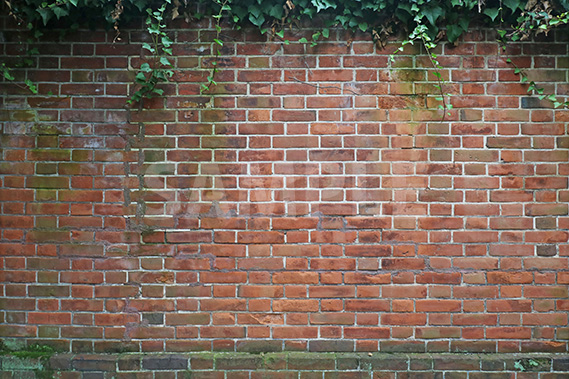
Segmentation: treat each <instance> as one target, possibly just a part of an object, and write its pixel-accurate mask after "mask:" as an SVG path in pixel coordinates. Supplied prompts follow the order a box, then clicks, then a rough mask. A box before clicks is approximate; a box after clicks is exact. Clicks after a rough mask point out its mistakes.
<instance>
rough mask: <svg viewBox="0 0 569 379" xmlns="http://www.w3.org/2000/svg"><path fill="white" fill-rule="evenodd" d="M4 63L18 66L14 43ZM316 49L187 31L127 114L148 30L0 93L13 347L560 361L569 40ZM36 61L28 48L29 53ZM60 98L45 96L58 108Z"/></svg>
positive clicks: (74, 44)
mask: <svg viewBox="0 0 569 379" xmlns="http://www.w3.org/2000/svg"><path fill="white" fill-rule="evenodd" d="M1 22H2V23H3V24H2V26H3V27H2V30H3V32H2V36H3V41H4V42H3V43H2V44H1V45H0V46H1V47H0V49H1V50H0V52H1V53H2V54H4V55H7V56H8V61H10V60H11V59H13V56H14V55H15V54H17V53H18V52H21V51H22V49H23V45H22V44H20V43H19V38H20V36H21V35H20V34H19V33H17V32H16V31H15V28H14V27H13V26H12V25H11V23H10V22H9V20H6V19H2V21H1ZM564 32H565V31H563V32H560V33H559V34H558V35H557V36H553V35H550V36H549V39H545V40H541V41H537V42H524V43H519V44H512V45H510V46H509V47H508V48H507V49H506V51H505V52H503V51H501V50H500V48H499V45H498V44H496V43H495V42H494V41H495V38H494V35H493V33H492V32H489V31H479V32H475V33H472V34H470V35H468V36H466V37H465V38H464V40H463V41H462V42H461V43H460V44H458V46H452V45H449V44H444V43H442V44H440V46H439V47H438V48H437V51H436V53H437V54H439V55H440V56H439V60H440V62H441V64H442V66H443V69H442V70H441V74H442V76H443V77H444V78H445V79H447V80H448V82H447V83H446V84H445V90H446V91H448V92H450V93H452V94H453V96H452V103H453V105H454V108H453V109H452V110H450V114H449V115H445V117H444V119H443V113H442V112H441V111H440V110H438V109H437V106H438V104H439V103H438V101H437V100H436V99H435V98H436V97H437V91H436V88H435V87H434V85H435V84H436V82H435V81H434V80H435V76H434V70H433V69H432V67H431V66H430V63H429V60H428V58H427V56H426V55H425V54H424V53H422V52H421V51H420V49H419V48H418V47H411V48H410V49H407V50H405V51H404V52H403V53H401V54H399V55H398V56H396V58H395V61H394V62H393V63H390V62H389V54H390V53H391V52H393V51H394V50H395V48H396V47H397V46H398V44H397V43H396V42H395V41H394V42H393V43H390V44H389V45H388V46H387V48H386V49H385V50H380V49H378V48H376V47H375V46H374V44H373V42H372V41H370V39H369V38H368V36H363V35H355V36H354V35H351V34H350V33H347V32H344V31H340V30H338V31H334V32H333V33H332V37H331V39H330V40H327V41H325V42H322V43H320V44H319V45H318V46H316V47H309V46H306V45H303V44H300V43H297V42H295V41H297V40H298V39H299V38H300V37H303V36H309V35H310V34H311V32H310V31H309V30H303V31H295V32H291V34H290V36H289V38H290V40H291V43H290V44H289V45H284V44H283V43H281V42H279V41H273V40H270V39H267V38H266V37H261V36H259V35H258V33H257V32H256V31H247V30H246V31H232V30H224V32H223V35H222V39H223V40H224V41H225V45H224V47H223V49H222V55H221V57H220V59H219V66H220V68H221V69H220V72H219V73H218V74H217V76H216V80H217V81H218V82H219V84H218V85H217V86H215V87H214V88H213V89H212V92H213V93H214V95H213V96H210V95H200V93H199V87H200V84H201V83H202V82H203V81H204V80H205V78H206V76H207V75H208V70H207V69H208V68H211V65H212V61H213V58H212V55H211V48H212V42H211V41H212V39H213V36H214V32H213V31H212V29H211V28H210V27H209V25H206V24H193V25H185V24H184V25H174V26H173V28H172V30H171V34H172V36H173V37H174V38H175V41H176V44H175V46H174V52H175V59H174V61H175V71H176V73H175V75H174V77H173V81H172V82H171V83H170V84H167V85H164V86H163V88H164V90H165V93H166V95H165V96H164V97H162V98H156V99H152V100H151V101H145V102H144V107H143V109H138V108H137V107H135V108H133V109H128V108H127V107H126V106H125V101H126V99H127V98H128V96H127V94H128V93H129V91H130V92H131V93H132V91H133V88H132V87H133V85H132V80H133V77H134V73H135V71H134V69H133V67H137V66H139V65H140V63H141V59H140V53H141V41H142V40H143V39H144V38H146V37H145V35H144V34H143V33H142V32H140V30H139V29H132V30H127V29H124V30H122V33H121V40H117V41H116V42H114V43H113V39H114V38H115V35H114V33H105V32H102V31H87V30H80V31H78V32H77V33H73V34H72V35H69V36H67V37H64V38H62V39H61V38H60V37H59V34H58V33H56V32H54V33H53V35H47V36H46V38H44V39H43V40H42V42H41V43H40V44H38V46H37V47H38V49H39V52H40V54H39V55H38V56H33V57H32V60H33V62H34V63H33V67H32V68H29V69H26V70H16V71H15V74H16V76H17V78H18V79H19V80H21V81H22V80H24V79H31V80H33V81H34V82H35V83H37V85H38V88H39V94H38V95H30V93H29V92H28V91H27V90H25V88H22V87H21V86H18V85H17V84H13V83H6V82H4V83H2V85H1V87H0V88H1V93H2V95H1V97H0V101H1V104H2V110H1V111H0V117H1V119H0V122H1V124H0V125H1V126H2V132H1V133H2V134H1V136H0V138H1V145H2V149H1V154H2V156H1V157H2V161H1V162H0V200H1V208H0V209H1V213H0V227H1V229H2V232H1V233H2V235H1V237H2V242H1V243H0V263H1V265H2V266H1V267H2V271H1V272H0V282H1V283H2V284H1V285H0V293H1V294H2V296H1V298H0V304H1V306H0V318H1V324H0V336H1V337H2V338H3V339H4V340H5V341H7V342H8V343H11V344H15V345H17V344H18V343H21V342H22V341H24V342H28V343H31V342H38V343H45V344H51V345H54V346H55V347H57V348H58V349H61V350H63V351H68V352H75V353H78V352H108V351H134V352H140V351H142V352H163V351H165V352H182V351H183V352H187V351H197V350H198V351H199V350H205V351H211V350H214V351H217V350H224V351H226V350H227V351H239V352H250V351H253V352H259V351H261V352H262V351H283V350H284V351H319V352H323V351H343V352H352V351H357V352H367V351H369V352H374V351H378V350H380V351H382V352H465V351H466V352H490V353H491V352H501V353H513V352H525V353H535V352H561V353H564V352H567V349H568V344H567V343H568V340H569V327H568V326H567V324H568V312H567V311H568V310H569V298H568V297H569V296H568V287H567V284H568V283H569V270H568V257H569V244H568V235H569V234H568V232H567V229H568V228H569V217H568V201H569V191H568V174H569V163H568V160H569V158H568V157H569V151H568V147H569V137H568V136H567V132H568V125H569V111H568V110H559V109H557V110H555V109H553V108H552V107H551V106H550V103H549V102H547V101H546V100H544V101H540V100H539V99H537V98H536V97H532V96H528V95H527V93H526V90H527V85H526V84H522V83H520V77H519V76H517V75H515V74H514V71H513V68H512V66H511V65H510V64H509V63H507V59H508V58H511V59H512V61H514V62H515V64H516V65H517V66H518V67H520V68H522V69H524V70H525V71H526V72H527V74H528V76H529V78H530V80H536V81H538V82H539V83H540V84H543V86H544V87H545V92H546V93H556V94H558V95H559V96H561V97H563V96H567V95H569V84H568V81H569V80H568V79H569V78H568V71H569V58H568V57H569V51H568V47H569V43H568V37H567V33H564ZM22 38H25V37H22ZM48 94H49V95H48Z"/></svg>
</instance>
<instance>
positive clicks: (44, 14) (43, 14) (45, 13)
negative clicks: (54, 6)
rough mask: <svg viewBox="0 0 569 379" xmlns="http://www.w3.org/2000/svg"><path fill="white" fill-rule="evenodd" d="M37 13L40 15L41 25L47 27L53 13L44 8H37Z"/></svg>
mask: <svg viewBox="0 0 569 379" xmlns="http://www.w3.org/2000/svg"><path fill="white" fill-rule="evenodd" d="M37 11H38V13H39V14H40V16H41V18H42V20H43V24H44V25H47V22H48V21H49V20H50V19H51V17H52V16H53V13H52V12H51V10H49V9H45V8H38V9H37Z"/></svg>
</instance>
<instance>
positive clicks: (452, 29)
mask: <svg viewBox="0 0 569 379" xmlns="http://www.w3.org/2000/svg"><path fill="white" fill-rule="evenodd" d="M463 31H464V30H463V29H462V27H460V26H459V25H456V24H449V25H448V26H447V37H448V41H449V42H454V41H456V40H457V39H458V37H460V35H461V34H462V32H463Z"/></svg>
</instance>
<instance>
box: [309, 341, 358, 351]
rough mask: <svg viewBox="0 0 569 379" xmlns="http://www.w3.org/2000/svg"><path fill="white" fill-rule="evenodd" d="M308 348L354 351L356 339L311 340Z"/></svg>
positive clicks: (311, 349) (310, 349)
mask: <svg viewBox="0 0 569 379" xmlns="http://www.w3.org/2000/svg"><path fill="white" fill-rule="evenodd" d="M308 350H309V351H315V352H332V351H333V352H340V351H354V341H351V340H329V341H321V340H318V341H310V342H309V343H308Z"/></svg>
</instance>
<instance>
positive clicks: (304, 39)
mask: <svg viewBox="0 0 569 379" xmlns="http://www.w3.org/2000/svg"><path fill="white" fill-rule="evenodd" d="M298 42H300V43H308V40H307V39H306V38H305V37H302V38H301V39H299V40H298Z"/></svg>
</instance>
